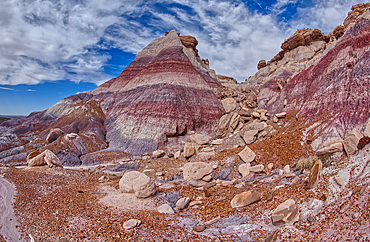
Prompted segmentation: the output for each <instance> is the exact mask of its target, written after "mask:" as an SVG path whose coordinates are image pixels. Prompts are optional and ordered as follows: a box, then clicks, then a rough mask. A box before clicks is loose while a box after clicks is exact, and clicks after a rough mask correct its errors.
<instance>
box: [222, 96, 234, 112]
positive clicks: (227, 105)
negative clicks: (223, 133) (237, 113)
mask: <svg viewBox="0 0 370 242" xmlns="http://www.w3.org/2000/svg"><path fill="white" fill-rule="evenodd" d="M221 103H222V106H223V107H224V109H225V113H230V112H232V111H234V110H235V109H236V101H235V99H234V98H231V97H230V98H225V99H223V100H221Z"/></svg>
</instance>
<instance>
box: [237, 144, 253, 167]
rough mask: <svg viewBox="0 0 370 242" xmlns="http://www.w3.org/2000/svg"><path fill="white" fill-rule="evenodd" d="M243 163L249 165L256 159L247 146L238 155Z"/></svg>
mask: <svg viewBox="0 0 370 242" xmlns="http://www.w3.org/2000/svg"><path fill="white" fill-rule="evenodd" d="M238 155H239V156H240V158H241V159H242V160H243V161H244V162H245V163H251V162H252V161H254V159H255V158H256V154H255V153H254V152H253V150H251V149H250V148H249V147H248V146H245V148H244V149H243V150H242V151H241V152H240V153H239V154H238Z"/></svg>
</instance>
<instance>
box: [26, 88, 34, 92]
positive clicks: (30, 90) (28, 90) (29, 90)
mask: <svg viewBox="0 0 370 242" xmlns="http://www.w3.org/2000/svg"><path fill="white" fill-rule="evenodd" d="M27 92H36V90H33V89H31V88H30V89H27Z"/></svg>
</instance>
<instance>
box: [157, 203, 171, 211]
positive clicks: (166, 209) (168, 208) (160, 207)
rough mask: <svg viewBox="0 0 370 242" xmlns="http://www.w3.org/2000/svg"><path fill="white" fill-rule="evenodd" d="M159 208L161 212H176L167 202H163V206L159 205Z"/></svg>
mask: <svg viewBox="0 0 370 242" xmlns="http://www.w3.org/2000/svg"><path fill="white" fill-rule="evenodd" d="M157 210H158V212H160V213H166V214H175V212H174V211H173V209H172V208H171V206H170V205H168V204H167V203H165V204H162V205H161V206H159V207H158V209H157Z"/></svg>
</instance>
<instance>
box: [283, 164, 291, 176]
mask: <svg viewBox="0 0 370 242" xmlns="http://www.w3.org/2000/svg"><path fill="white" fill-rule="evenodd" d="M283 172H284V174H289V173H290V166H289V165H286V166H284V169H283Z"/></svg>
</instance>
